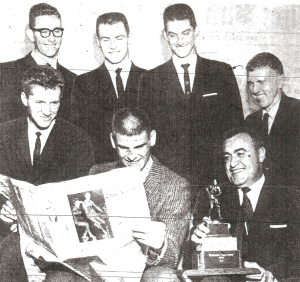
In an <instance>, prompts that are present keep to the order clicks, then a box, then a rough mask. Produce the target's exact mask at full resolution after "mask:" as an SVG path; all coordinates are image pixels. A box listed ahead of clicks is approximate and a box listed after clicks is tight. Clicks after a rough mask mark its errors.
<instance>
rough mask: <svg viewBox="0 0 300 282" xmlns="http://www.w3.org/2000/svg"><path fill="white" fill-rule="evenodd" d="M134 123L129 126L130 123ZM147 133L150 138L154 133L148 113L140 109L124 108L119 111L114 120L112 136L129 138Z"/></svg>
mask: <svg viewBox="0 0 300 282" xmlns="http://www.w3.org/2000/svg"><path fill="white" fill-rule="evenodd" d="M130 121H132V123H130V125H132V126H128V122H130ZM143 131H146V132H147V134H148V136H150V133H151V131H152V128H151V123H150V119H149V116H148V114H147V113H146V112H144V111H143V110H141V109H139V108H132V109H131V108H124V109H121V110H118V111H117V112H116V113H114V115H113V119H112V134H113V137H114V138H115V136H116V134H117V133H119V134H122V135H127V136H134V135H139V134H141V133H142V132H143Z"/></svg>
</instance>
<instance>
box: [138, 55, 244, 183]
mask: <svg viewBox="0 0 300 282" xmlns="http://www.w3.org/2000/svg"><path fill="white" fill-rule="evenodd" d="M212 93H217V95H208V96H206V95H205V94H212ZM139 107H141V108H143V109H145V110H146V111H147V112H148V113H149V115H150V118H151V121H152V123H153V126H154V129H156V130H157V132H158V134H157V145H156V146H155V148H154V151H153V153H154V154H155V155H157V156H158V157H159V159H160V160H161V161H162V163H163V164H165V165H166V166H167V167H169V168H170V169H172V170H174V171H175V172H176V173H178V174H179V175H181V176H183V177H184V178H186V179H188V180H191V181H192V183H195V181H196V183H198V184H203V183H206V182H207V181H208V182H209V183H210V182H212V179H213V177H214V169H213V167H214V166H216V165H217V162H216V160H215V157H214V153H215V151H214V144H215V141H217V140H219V138H220V136H221V134H222V133H223V132H225V131H227V130H228V129H230V128H231V127H233V126H235V125H239V124H241V123H242V122H243V110H242V103H241V97H240V93H239V89H238V85H237V82H236V79H235V76H234V73H233V71H232V68H231V67H230V66H229V65H228V64H226V63H223V62H218V61H213V60H208V59H205V58H201V57H200V56H197V65H196V73H195V80H194V85H193V89H192V94H191V95H185V94H184V92H183V90H182V87H181V84H180V82H179V79H178V75H177V72H176V69H175V66H174V64H173V60H172V59H171V60H169V61H168V62H166V63H164V64H162V65H160V66H158V67H156V68H155V69H152V70H150V71H147V72H146V73H145V74H144V75H143V76H142V78H141V81H140V91H139ZM221 171H222V173H224V172H223V171H224V170H221ZM192 176H194V177H195V179H192ZM218 176H219V175H218ZM218 179H219V177H218Z"/></svg>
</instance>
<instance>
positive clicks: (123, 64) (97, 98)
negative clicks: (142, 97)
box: [71, 12, 145, 163]
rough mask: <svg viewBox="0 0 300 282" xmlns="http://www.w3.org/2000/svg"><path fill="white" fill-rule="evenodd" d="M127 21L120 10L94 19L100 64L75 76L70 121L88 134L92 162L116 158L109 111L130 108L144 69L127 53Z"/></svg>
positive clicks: (110, 160) (111, 113) (134, 100)
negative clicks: (92, 156)
mask: <svg viewBox="0 0 300 282" xmlns="http://www.w3.org/2000/svg"><path fill="white" fill-rule="evenodd" d="M129 39H130V30H129V24H128V21H127V19H126V17H125V15H124V14H122V13H115V12H113V13H105V14H102V15H100V16H99V17H98V18H97V21H96V40H97V44H98V46H99V47H100V49H101V51H102V54H103V56H104V59H105V60H104V63H103V64H102V65H101V66H100V67H98V68H97V69H95V70H92V71H90V72H87V73H84V74H82V75H80V76H78V77H77V78H76V79H75V83H74V91H73V93H72V114H71V115H72V117H71V121H72V122H73V123H74V124H75V125H77V126H79V127H81V128H83V129H84V130H86V131H87V133H88V134H89V136H90V137H91V140H92V144H93V149H94V154H95V161H96V163H107V162H112V161H115V160H117V156H116V153H115V152H114V150H113V148H112V147H111V143H110V139H109V135H110V132H111V120H112V116H113V114H114V113H115V112H116V111H117V110H118V109H122V108H125V107H134V106H135V104H136V97H137V92H138V84H139V79H140V77H141V75H142V74H143V73H144V71H145V70H144V69H141V68H139V67H137V66H136V65H135V64H134V63H133V62H132V61H131V59H130V56H129V48H128V44H129Z"/></svg>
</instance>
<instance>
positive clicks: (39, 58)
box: [31, 49, 57, 69]
mask: <svg viewBox="0 0 300 282" xmlns="http://www.w3.org/2000/svg"><path fill="white" fill-rule="evenodd" d="M31 57H32V58H33V59H34V60H35V62H36V63H37V64H38V65H40V66H44V65H47V64H49V65H50V66H51V67H52V68H54V69H57V56H55V57H54V58H47V57H44V56H42V55H41V54H40V53H39V52H38V51H36V50H35V49H34V50H33V51H32V52H31Z"/></svg>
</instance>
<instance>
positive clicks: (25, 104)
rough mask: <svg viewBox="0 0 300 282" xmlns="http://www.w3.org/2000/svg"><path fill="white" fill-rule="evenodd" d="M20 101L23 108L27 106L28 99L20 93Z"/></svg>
mask: <svg viewBox="0 0 300 282" xmlns="http://www.w3.org/2000/svg"><path fill="white" fill-rule="evenodd" d="M21 100H22V103H23V104H24V106H25V107H27V106H28V98H27V96H26V94H25V93H24V92H22V93H21Z"/></svg>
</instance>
